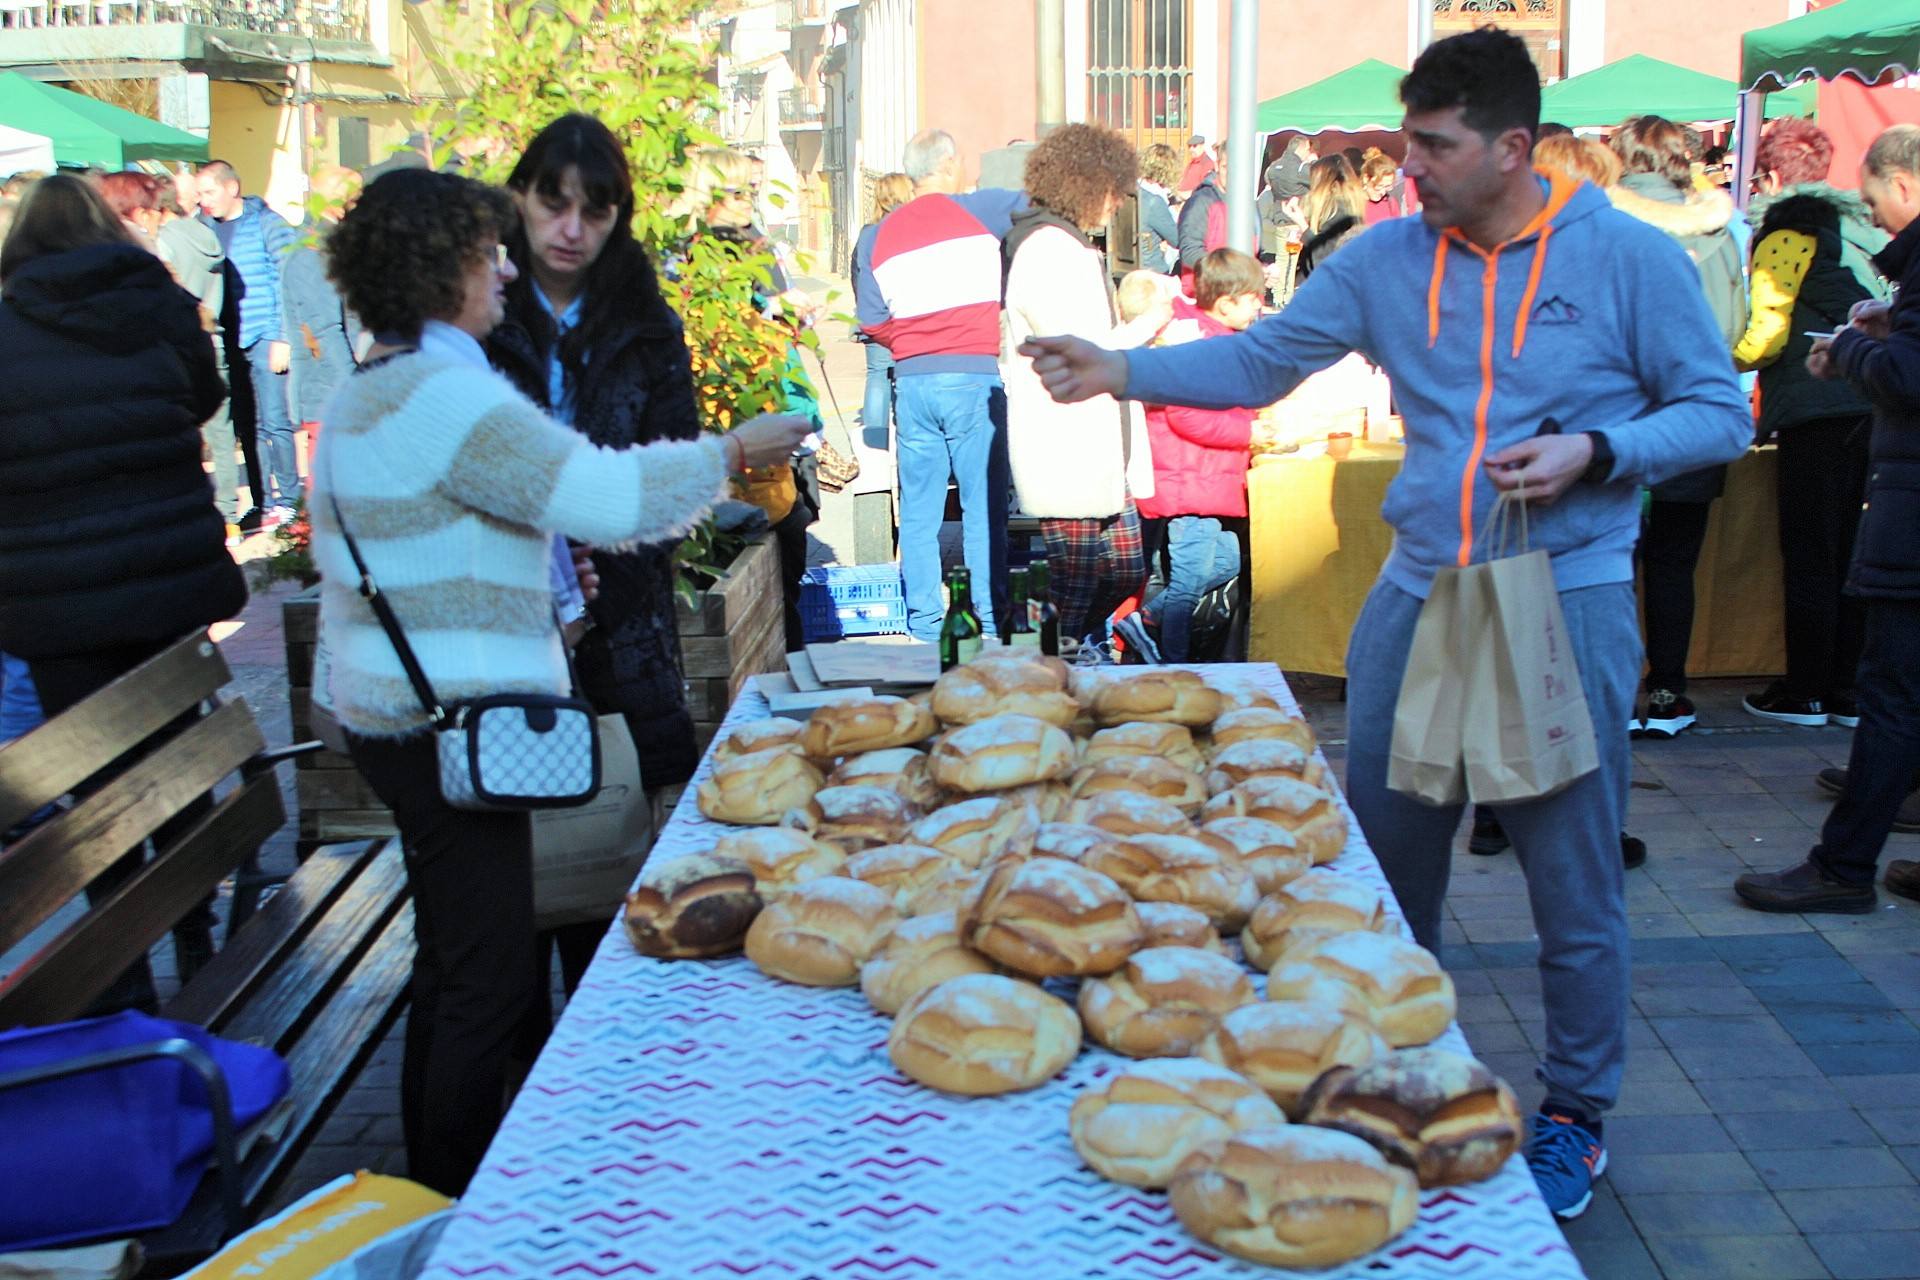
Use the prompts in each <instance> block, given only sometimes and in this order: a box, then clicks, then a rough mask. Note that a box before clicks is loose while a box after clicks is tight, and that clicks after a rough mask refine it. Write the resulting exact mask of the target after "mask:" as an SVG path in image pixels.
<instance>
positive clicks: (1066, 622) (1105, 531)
mask: <svg viewBox="0 0 1920 1280" xmlns="http://www.w3.org/2000/svg"><path fill="white" fill-rule="evenodd" d="M1040 535H1041V537H1043V538H1045V539H1046V540H1047V571H1048V573H1049V574H1050V575H1051V584H1050V585H1051V594H1052V596H1053V604H1054V607H1055V608H1056V609H1058V610H1059V611H1060V635H1061V637H1062V639H1064V638H1066V637H1068V636H1071V637H1073V638H1074V639H1076V640H1077V639H1079V638H1080V637H1081V636H1084V635H1086V634H1087V631H1088V629H1089V626H1090V625H1091V624H1092V623H1098V624H1101V625H1103V626H1104V625H1105V623H1106V620H1107V615H1109V614H1111V613H1112V612H1113V611H1114V609H1116V608H1118V607H1119V605H1120V603H1121V602H1122V601H1124V600H1125V599H1126V598H1127V597H1128V596H1131V595H1134V594H1136V593H1137V592H1139V591H1140V589H1141V588H1142V587H1143V586H1145V585H1146V581H1147V557H1146V551H1145V549H1144V548H1143V546H1142V544H1141V541H1140V513H1139V511H1138V510H1136V509H1135V508H1134V505H1133V499H1132V498H1131V497H1129V498H1128V499H1127V505H1126V506H1124V507H1122V508H1121V509H1120V511H1119V513H1118V514H1117V515H1111V516H1105V517H1096V518H1092V519H1085V520H1049V519H1043V520H1041V521H1040Z"/></svg>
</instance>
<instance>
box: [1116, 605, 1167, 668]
mask: <svg viewBox="0 0 1920 1280" xmlns="http://www.w3.org/2000/svg"><path fill="white" fill-rule="evenodd" d="M1108 629H1109V630H1110V631H1111V632H1112V633H1113V634H1114V635H1117V636H1119V637H1120V639H1121V640H1123V641H1125V642H1126V646H1127V651H1128V652H1129V653H1131V654H1133V655H1134V656H1135V657H1137V658H1139V659H1140V661H1142V662H1144V663H1146V664H1148V665H1149V666H1155V667H1157V666H1159V665H1160V664H1161V662H1162V661H1164V660H1163V659H1162V658H1161V657H1160V646H1159V645H1157V644H1155V643H1154V642H1153V637H1152V636H1151V635H1149V634H1148V633H1147V627H1146V619H1145V618H1143V617H1141V616H1140V614H1138V613H1130V614H1128V615H1127V616H1126V617H1124V618H1120V619H1118V620H1116V621H1114V622H1111V623H1109V624H1108Z"/></svg>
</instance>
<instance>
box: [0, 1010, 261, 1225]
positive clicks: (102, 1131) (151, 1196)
mask: <svg viewBox="0 0 1920 1280" xmlns="http://www.w3.org/2000/svg"><path fill="white" fill-rule="evenodd" d="M176 1038H177V1039H182V1040H188V1041H191V1042H192V1043H194V1044H195V1045H198V1046H199V1047H200V1048H201V1049H202V1050H203V1051H204V1052H206V1053H207V1054H208V1056H210V1057H211V1058H212V1059H213V1060H214V1062H215V1063H217V1064H218V1065H219V1067H220V1071H221V1073H222V1074H223V1075H224V1076H225V1077H226V1081H227V1089H228V1091H229V1093H230V1094H231V1095H232V1098H233V1119H234V1126H235V1131H236V1133H237V1132H239V1131H241V1130H244V1129H245V1128H246V1126H247V1125H248V1124H250V1123H252V1122H253V1121H254V1120H257V1119H259V1118H260V1117H261V1116H262V1115H264V1114H265V1113H266V1112H267V1111H268V1109H270V1108H271V1107H272V1106H273V1105H274V1104H275V1103H276V1102H278V1101H279V1100H280V1099H281V1098H282V1097H284V1096H285V1095H286V1092H287V1088H288V1083H289V1081H288V1076H287V1064H286V1063H285V1062H283V1061H282V1060H281V1058H280V1056H279V1055H278V1054H276V1053H274V1052H273V1051H272V1050H271V1049H262V1048H260V1047H258V1046H256V1045H249V1044H240V1043H238V1042H237V1041H232V1040H222V1039H221V1038H219V1037H218V1036H215V1035H213V1034H211V1033H210V1032H208V1031H207V1030H206V1029H205V1028H202V1027H196V1026H193V1025H192V1024H191V1023H185V1022H169V1021H166V1020H164V1019H161V1018H154V1017H150V1016H148V1015H146V1014H143V1013H133V1012H128V1013H117V1014H114V1015H112V1016H110V1017H105V1018H89V1019H87V1020H85V1021H82V1022H64V1023H59V1024H56V1025H54V1026H47V1027H24V1028H20V1029H17V1030H13V1031H7V1032H0V1075H5V1074H8V1073H10V1072H14V1071H20V1070H24V1069H26V1068H29V1067H38V1066H47V1065H51V1064H53V1063H57V1062H64V1061H68V1060H70V1059H74V1058H80V1057H85V1056H87V1055H89V1054H95V1053H102V1052H105V1051H107V1050H110V1049H120V1048H126V1047H128V1046H131V1045H142V1044H153V1043H157V1042H159V1041H162V1040H172V1039H176ZM212 1155H213V1113H212V1111H211V1109H210V1106H209V1103H208V1099H207V1090H206V1086H205V1084H204V1083H202V1081H201V1079H200V1077H199V1076H198V1075H197V1074H195V1072H194V1071H193V1069H192V1068H190V1067H188V1066H187V1065H186V1064H185V1063H183V1062H180V1061H179V1060H177V1059H174V1058H151V1059H146V1060H142V1061H139V1062H134V1063H128V1064H126V1065H123V1066H118V1067H110V1068H107V1069H105V1070H101V1071H90V1072H87V1073H85V1074H82V1075H73V1076H64V1077H62V1078H60V1079H58V1080H50V1081H44V1082H41V1083H37V1084H31V1085H24V1086H21V1087H19V1088H16V1089H6V1090H0V1187H5V1188H6V1189H7V1190H6V1193H5V1194H4V1195H0V1252H6V1251H8V1250H12V1249H31V1248H40V1247H45V1246H48V1245H57V1244H63V1243H65V1242H67V1241H72V1240H84V1239H88V1238H91V1237H95V1236H105V1235H130V1234H132V1233H135V1232H139V1231H145V1230H149V1229H151V1228H154V1227H161V1226H165V1225H167V1224H168V1223H170V1222H172V1221H173V1220H174V1219H176V1218H178V1217H179V1216H180V1213H181V1211H182V1210H183V1209H185V1208H186V1205H187V1201H188V1200H189V1199H191V1198H192V1196H193V1191H194V1188H195V1187H196V1186H197V1185H198V1184H199V1182H200V1179H201V1176H202V1175H203V1174H205V1172H206V1170H207V1166H208V1164H209V1163H210V1161H211V1158H212Z"/></svg>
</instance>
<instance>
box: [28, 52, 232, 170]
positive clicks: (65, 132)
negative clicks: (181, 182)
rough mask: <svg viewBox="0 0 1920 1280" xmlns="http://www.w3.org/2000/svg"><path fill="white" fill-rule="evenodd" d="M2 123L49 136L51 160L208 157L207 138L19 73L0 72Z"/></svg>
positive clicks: (105, 164) (118, 162)
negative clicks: (51, 150)
mask: <svg viewBox="0 0 1920 1280" xmlns="http://www.w3.org/2000/svg"><path fill="white" fill-rule="evenodd" d="M0 124H9V125H12V126H13V127H14V128H16V129H25V130H27V131H28V132H29V133H37V134H40V135H41V136H42V137H46V138H50V139H52V141H53V154H54V158H55V159H57V160H58V161H59V162H60V163H61V164H65V165H90V166H93V167H95V168H100V169H122V168H125V167H126V165H127V164H128V163H129V162H130V161H134V160H205V159H206V158H207V140H206V139H205V138H200V137H196V136H194V135H193V134H191V133H187V132H186V131H184V130H181V129H175V128H173V127H172V126H171V125H164V124H161V123H160V122H159V121H158V120H149V119H147V117H145V116H141V115H135V114H134V113H133V112H131V111H123V110H121V109H120V108H119V107H116V106H112V105H110V104H108V103H105V102H101V101H100V100H99V99H98V98H89V97H88V96H87V95H86V94H84V93H74V92H72V91H71V90H68V89H60V88H56V87H54V86H53V85H50V84H42V83H41V82H40V81H38V80H33V79H30V78H28V77H26V76H23V75H21V74H20V73H19V72H17V71H7V72H0Z"/></svg>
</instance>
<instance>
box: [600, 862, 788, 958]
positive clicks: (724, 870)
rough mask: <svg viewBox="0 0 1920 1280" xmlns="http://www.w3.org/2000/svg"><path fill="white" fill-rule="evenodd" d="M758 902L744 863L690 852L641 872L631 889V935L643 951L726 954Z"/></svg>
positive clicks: (637, 948)
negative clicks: (643, 872) (635, 885)
mask: <svg viewBox="0 0 1920 1280" xmlns="http://www.w3.org/2000/svg"><path fill="white" fill-rule="evenodd" d="M760 906H761V897H760V893H759V891H758V890H757V889H756V888H755V886H754V882H753V873H752V872H751V871H749V870H747V868H746V866H745V864H743V863H741V862H740V861H739V860H738V859H735V858H723V857H719V856H718V855H716V854H706V853H695V854H689V855H687V856H686V857H683V858H674V859H672V860H671V861H667V862H662V863H660V864H658V865H657V866H652V867H648V868H647V870H646V873H645V874H644V875H642V876H641V877H640V883H639V885H638V886H637V887H635V889H634V890H633V892H632V893H629V894H628V895H627V905H626V915H625V923H626V927H627V938H628V939H629V940H630V941H631V942H632V943H633V949H634V950H635V951H638V952H639V953H640V954H641V955H643V956H658V957H660V958H662V959H680V958H686V957H694V956H720V955H726V954H727V953H729V952H733V951H738V950H739V949H740V944H741V943H742V942H744V941H745V940H746V936H747V926H749V925H751V924H752V923H753V918H754V917H755V916H757V915H759V914H760Z"/></svg>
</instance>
